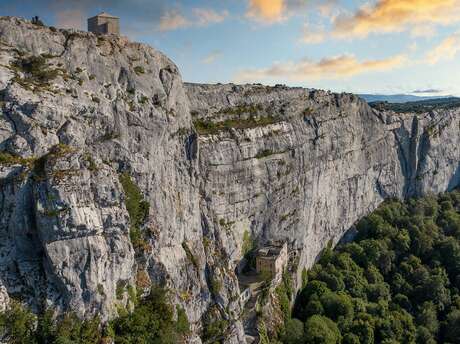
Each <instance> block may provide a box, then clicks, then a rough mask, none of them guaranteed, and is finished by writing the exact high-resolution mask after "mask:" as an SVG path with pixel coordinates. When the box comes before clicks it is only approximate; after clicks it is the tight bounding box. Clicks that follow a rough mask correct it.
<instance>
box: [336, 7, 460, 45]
mask: <svg viewBox="0 0 460 344" xmlns="http://www.w3.org/2000/svg"><path fill="white" fill-rule="evenodd" d="M459 21H460V0H378V1H377V3H376V4H375V5H373V6H370V5H365V6H363V7H361V8H360V9H359V10H358V11H357V12H356V13H355V14H354V15H352V16H340V17H338V18H337V19H336V20H335V23H334V24H335V28H334V32H333V35H334V36H336V37H350V36H354V37H366V36H368V35H369V34H370V33H381V32H400V31H404V30H406V29H414V30H416V31H415V33H417V32H419V31H420V30H421V29H420V28H421V26H423V25H430V24H434V25H449V24H453V23H456V22H459Z"/></svg>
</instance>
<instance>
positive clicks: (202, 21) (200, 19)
mask: <svg viewBox="0 0 460 344" xmlns="http://www.w3.org/2000/svg"><path fill="white" fill-rule="evenodd" d="M193 14H194V15H195V17H196V19H197V21H196V24H197V25H198V26H208V25H211V24H217V23H221V22H223V21H224V20H225V18H227V17H228V11H222V12H220V13H219V12H216V11H214V10H212V9H207V8H195V9H193Z"/></svg>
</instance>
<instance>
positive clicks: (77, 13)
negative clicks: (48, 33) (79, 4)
mask: <svg viewBox="0 0 460 344" xmlns="http://www.w3.org/2000/svg"><path fill="white" fill-rule="evenodd" d="M84 18H85V13H83V12H82V11H81V10H79V9H72V10H61V11H58V12H56V23H55V26H57V27H59V28H63V29H72V28H73V29H79V30H84V29H85V20H84Z"/></svg>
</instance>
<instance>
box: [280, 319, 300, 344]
mask: <svg viewBox="0 0 460 344" xmlns="http://www.w3.org/2000/svg"><path fill="white" fill-rule="evenodd" d="M303 328H304V324H303V323H302V322H301V321H300V320H298V319H288V320H287V321H286V324H285V326H284V329H283V331H282V334H281V340H282V341H283V343H284V344H300V343H303V337H304V330H303Z"/></svg>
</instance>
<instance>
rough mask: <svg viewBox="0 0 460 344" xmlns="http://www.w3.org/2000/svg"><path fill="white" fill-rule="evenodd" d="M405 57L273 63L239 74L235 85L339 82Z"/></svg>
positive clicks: (398, 62) (388, 67) (395, 63)
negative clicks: (283, 82) (256, 82)
mask: <svg viewBox="0 0 460 344" xmlns="http://www.w3.org/2000/svg"><path fill="white" fill-rule="evenodd" d="M406 60H407V57H406V55H404V54H401V55H396V56H392V57H389V58H385V59H380V60H364V61H359V60H358V59H357V58H356V57H355V56H354V55H340V56H335V57H328V58H323V59H322V60H320V61H317V62H314V61H311V60H309V59H303V60H301V61H299V62H286V63H275V64H274V65H272V66H271V67H269V68H264V69H252V70H243V71H241V72H239V73H238V74H237V75H236V80H237V81H238V82H253V81H260V80H273V79H276V80H289V81H306V80H318V79H341V78H346V77H351V76H355V75H359V74H363V73H367V72H378V71H386V70H391V69H394V68H398V67H401V66H402V65H404V64H405V62H406Z"/></svg>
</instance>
